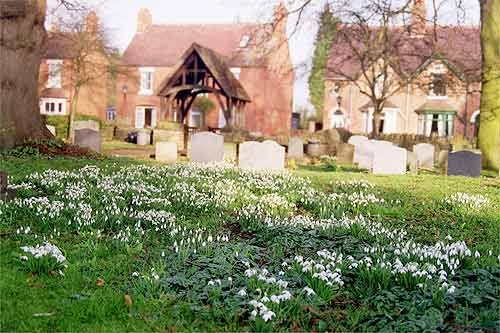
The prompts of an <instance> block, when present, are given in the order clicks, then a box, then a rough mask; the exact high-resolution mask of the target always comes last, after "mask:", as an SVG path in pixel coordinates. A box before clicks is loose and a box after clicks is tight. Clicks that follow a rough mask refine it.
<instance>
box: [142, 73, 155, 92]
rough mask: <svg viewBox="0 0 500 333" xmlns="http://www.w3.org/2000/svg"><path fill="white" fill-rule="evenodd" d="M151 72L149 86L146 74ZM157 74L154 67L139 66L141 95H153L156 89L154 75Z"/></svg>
mask: <svg viewBox="0 0 500 333" xmlns="http://www.w3.org/2000/svg"><path fill="white" fill-rule="evenodd" d="M146 74H150V75H151V76H150V82H149V87H147V86H146V81H145V79H146V77H145V76H144V75H146ZM154 74H155V68H154V67H140V68H139V77H140V79H139V81H140V82H139V85H140V88H139V95H142V96H151V95H153V90H154V81H155V79H154V76H155V75H154Z"/></svg>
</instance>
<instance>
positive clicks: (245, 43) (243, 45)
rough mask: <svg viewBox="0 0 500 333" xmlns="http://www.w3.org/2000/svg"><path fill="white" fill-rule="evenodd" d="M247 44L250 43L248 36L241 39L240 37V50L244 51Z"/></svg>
mask: <svg viewBox="0 0 500 333" xmlns="http://www.w3.org/2000/svg"><path fill="white" fill-rule="evenodd" d="M248 43H250V36H249V35H244V36H243V37H241V41H240V48H242V49H244V48H245V47H247V46H248Z"/></svg>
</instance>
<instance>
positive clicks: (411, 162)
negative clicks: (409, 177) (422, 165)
mask: <svg viewBox="0 0 500 333" xmlns="http://www.w3.org/2000/svg"><path fill="white" fill-rule="evenodd" d="M407 154H408V155H407V157H408V160H407V162H406V164H407V168H408V169H409V170H410V173H411V174H413V175H416V174H417V173H418V160H417V155H416V154H415V153H414V152H412V151H407Z"/></svg>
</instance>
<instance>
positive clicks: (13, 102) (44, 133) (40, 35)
mask: <svg viewBox="0 0 500 333" xmlns="http://www.w3.org/2000/svg"><path fill="white" fill-rule="evenodd" d="M45 11H46V1H45V0H15V1H13V0H8V1H0V148H11V147H14V146H15V145H19V144H22V143H23V142H25V141H26V140H28V139H42V138H47V137H50V134H49V132H48V130H47V129H46V128H45V126H44V124H43V121H42V117H41V115H40V107H39V98H38V72H39V70H40V59H41V56H42V52H43V47H44V45H45V41H46V38H47V37H46V31H45V28H44V21H45Z"/></svg>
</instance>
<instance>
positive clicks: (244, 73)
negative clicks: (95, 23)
mask: <svg viewBox="0 0 500 333" xmlns="http://www.w3.org/2000/svg"><path fill="white" fill-rule="evenodd" d="M286 24H287V21H286V9H285V7H284V6H283V5H280V6H279V7H277V9H276V12H275V15H274V21H273V22H272V24H270V25H264V24H249V23H234V24H185V25H173V24H161V25H156V24H153V23H152V16H151V13H150V12H149V11H148V10H147V9H142V10H141V11H140V12H139V15H138V22H137V32H136V34H135V36H134V37H133V39H132V41H131V42H130V44H129V46H128V47H127V49H126V51H125V53H124V55H123V59H122V65H123V67H125V68H126V69H127V70H126V72H128V73H129V75H121V76H120V77H119V79H118V81H117V91H118V95H117V96H118V97H117V119H118V122H119V124H120V126H126V127H135V128H142V127H149V128H155V127H156V126H157V125H158V122H159V121H160V120H162V121H163V120H170V121H171V120H176V121H179V119H172V118H171V117H170V116H169V115H168V114H167V110H166V106H165V100H164V99H163V98H162V97H160V96H158V89H159V88H160V85H161V83H162V82H163V81H164V79H165V78H166V77H168V76H169V75H170V74H171V71H172V69H173V68H174V67H175V65H176V64H177V62H178V61H179V60H180V58H181V56H182V55H183V54H184V52H185V51H186V50H188V49H189V48H190V46H191V45H193V43H197V44H199V45H201V46H203V47H204V48H208V49H211V50H213V51H214V52H216V53H217V54H220V55H221V56H222V57H224V59H225V63H226V65H227V66H228V67H229V68H230V70H231V72H232V74H233V75H234V76H235V77H236V78H237V79H238V80H239V82H240V83H241V85H242V86H243V87H244V89H245V91H246V92H248V95H249V97H250V100H251V102H250V103H248V104H247V105H246V106H245V108H244V116H243V119H242V121H241V122H240V127H241V128H242V129H245V130H248V131H249V132H252V133H254V134H258V135H277V134H283V133H287V132H288V131H289V130H290V128H291V118H292V108H293V106H292V105H293V84H294V73H293V66H292V63H291V58H290V52H289V47H288V38H287V35H286ZM270 26H272V27H271V28H270ZM207 97H208V98H210V99H211V100H212V101H213V102H214V104H215V105H216V109H215V110H212V111H210V112H208V113H207V114H202V113H201V112H200V111H199V110H197V109H196V108H194V107H193V108H191V109H190V111H189V113H188V116H187V117H186V120H185V123H186V124H188V125H190V126H194V127H212V128H223V127H224V126H225V125H226V118H225V117H224V114H223V112H222V108H221V107H220V106H219V103H218V101H217V99H216V98H215V97H214V96H212V95H211V94H208V95H207Z"/></svg>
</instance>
